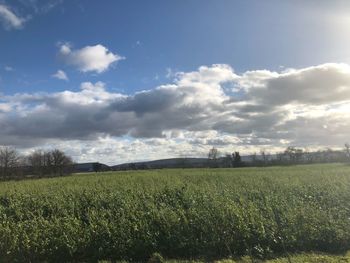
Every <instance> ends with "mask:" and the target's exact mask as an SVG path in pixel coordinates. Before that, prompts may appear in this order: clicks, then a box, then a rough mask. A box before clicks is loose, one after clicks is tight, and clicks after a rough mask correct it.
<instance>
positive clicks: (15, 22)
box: [0, 4, 26, 29]
mask: <svg viewBox="0 0 350 263" xmlns="http://www.w3.org/2000/svg"><path fill="white" fill-rule="evenodd" d="M0 19H1V21H2V23H3V25H4V27H5V28H6V29H20V28H22V27H23V25H24V23H25V22H26V19H25V18H23V17H20V16H18V15H16V14H15V13H14V12H12V11H11V9H10V8H9V7H7V6H5V5H3V4H0Z"/></svg>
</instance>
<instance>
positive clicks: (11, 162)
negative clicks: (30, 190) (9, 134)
mask: <svg viewBox="0 0 350 263" xmlns="http://www.w3.org/2000/svg"><path fill="white" fill-rule="evenodd" d="M19 166H20V155H19V153H18V152H17V151H16V150H15V149H14V148H11V147H1V148H0V176H1V177H11V176H14V175H18V173H19Z"/></svg>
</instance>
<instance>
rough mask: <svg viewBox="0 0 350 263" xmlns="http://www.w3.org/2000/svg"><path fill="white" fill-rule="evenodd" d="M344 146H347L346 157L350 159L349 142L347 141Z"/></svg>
mask: <svg viewBox="0 0 350 263" xmlns="http://www.w3.org/2000/svg"><path fill="white" fill-rule="evenodd" d="M344 147H345V155H346V157H347V158H348V160H349V159H350V144H349V143H345V145H344Z"/></svg>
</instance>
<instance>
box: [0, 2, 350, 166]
mask: <svg viewBox="0 0 350 263" xmlns="http://www.w3.org/2000/svg"><path fill="white" fill-rule="evenodd" d="M349 25H350V2H349V1H341V0H339V1H322V0H321V1H316V0H310V1H298V0H296V1H277V0H266V1H260V0H259V1H258V0H255V1H253V0H244V1H243V0H242V1H240V0H218V1H209V0H207V1H205V0H178V1H164V0H163V1H160V0H159V1H156V0H150V1H136V0H133V1H130V0H129V1H115V0H113V1H112V0H104V1H93V0H91V1H79V0H69V1H68V0H46V1H44V0H11V1H10V0H0V127H1V129H0V145H9V146H14V147H16V148H18V149H20V150H21V151H23V152H24V153H26V152H30V151H33V150H35V149H38V148H54V147H56V148H60V149H62V150H65V151H67V152H68V153H69V154H71V155H72V156H73V157H74V159H75V160H76V161H96V160H100V161H103V162H107V163H120V162H124V161H135V160H146V159H147V160H149V159H157V158H165V157H178V156H182V157H183V156H197V157H198V156H206V154H207V152H208V150H209V149H210V148H211V147H217V148H218V149H219V150H220V152H221V153H222V154H224V153H227V152H232V151H233V150H239V151H241V152H242V153H243V154H249V153H252V152H259V151H260V150H261V149H268V151H270V152H276V151H281V150H283V149H284V148H285V147H287V146H289V145H293V146H299V147H308V148H309V149H319V148H322V147H338V148H339V147H342V145H343V143H344V142H346V141H349V140H350V138H348V130H349V129H350V121H349V120H350V66H349V63H350V48H349V47H350V26H349Z"/></svg>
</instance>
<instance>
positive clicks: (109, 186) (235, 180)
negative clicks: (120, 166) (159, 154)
mask: <svg viewBox="0 0 350 263" xmlns="http://www.w3.org/2000/svg"><path fill="white" fill-rule="evenodd" d="M349 229H350V166H348V165H343V164H333V165H305V166H293V167H271V168H242V169H183V170H182V169H174V170H153V171H128V172H114V173H113V172H111V173H100V174H81V175H74V176H69V177H63V178H52V179H38V180H26V181H20V182H15V181H11V182H1V183H0V261H1V262H29V261H31V262H41V261H45V260H46V261H49V262H67V261H74V262H96V261H101V260H112V261H113V260H117V261H119V260H128V261H147V259H148V258H149V257H150V255H152V254H153V253H154V252H159V253H160V254H162V255H163V257H165V258H168V259H198V260H204V261H208V260H218V259H223V258H229V257H232V258H236V259H237V258H240V257H244V256H246V258H248V259H250V258H251V257H254V258H257V259H258V258H260V259H269V258H277V257H281V256H286V255H289V254H296V253H301V252H312V251H318V252H324V253H334V254H338V255H339V256H337V257H334V258H333V259H334V262H338V261H336V260H338V259H339V261H340V260H343V261H341V262H346V260H348V257H345V256H344V257H343V256H341V254H342V253H345V252H346V251H347V250H349V249H350V230H349ZM299 257H302V256H299ZM310 257H311V256H310ZM325 257H327V258H329V260H331V259H332V257H329V256H325ZM297 258H298V256H297V257H294V258H293V262H301V261H297ZM246 262H251V261H246ZM271 262H287V261H286V259H284V261H283V260H282V261H277V260H276V261H271ZM310 262H317V261H312V260H311V259H310ZM322 262H333V261H326V260H324V261H322Z"/></svg>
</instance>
